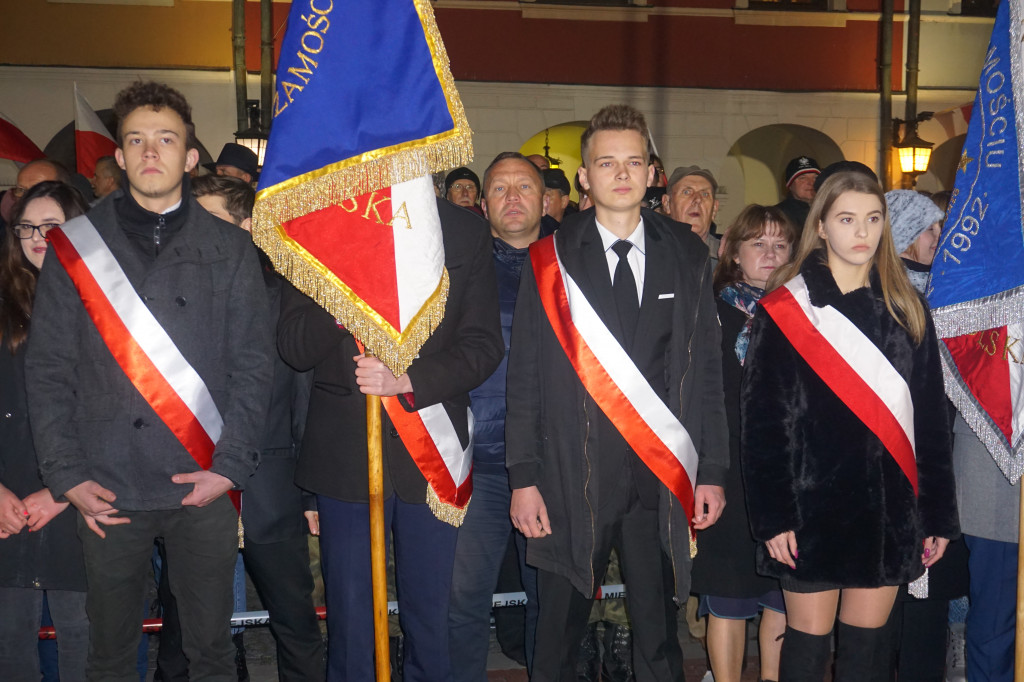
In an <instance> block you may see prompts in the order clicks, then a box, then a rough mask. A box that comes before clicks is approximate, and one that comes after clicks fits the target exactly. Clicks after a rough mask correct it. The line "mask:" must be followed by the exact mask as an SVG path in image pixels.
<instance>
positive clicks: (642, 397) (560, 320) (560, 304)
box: [530, 239, 697, 525]
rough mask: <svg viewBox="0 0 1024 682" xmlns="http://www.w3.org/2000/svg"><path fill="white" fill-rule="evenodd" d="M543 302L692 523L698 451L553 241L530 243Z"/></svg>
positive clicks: (632, 442) (607, 406) (613, 415)
mask: <svg viewBox="0 0 1024 682" xmlns="http://www.w3.org/2000/svg"><path fill="white" fill-rule="evenodd" d="M530 261H531V263H532V264H533V272H534V276H535V278H536V280H537V289H538V291H539V293H540V301H541V304H542V305H543V306H544V312H545V313H546V314H547V318H548V322H549V323H550V324H551V328H552V329H553V330H554V332H555V336H556V337H557V338H558V342H559V344H561V346H562V350H564V351H565V354H566V356H567V357H568V358H569V362H570V363H571V364H572V366H573V368H574V369H575V370H576V374H577V376H579V378H580V381H581V382H582V383H583V388H584V389H586V391H587V393H589V394H590V396H591V397H592V398H593V399H594V401H595V402H596V403H597V405H598V407H600V408H601V411H602V412H604V414H605V416H607V417H608V419H609V420H610V421H611V422H612V424H613V425H614V426H615V428H616V429H618V431H619V433H620V434H622V437H623V438H624V439H625V440H626V442H627V443H628V444H629V446H630V447H631V448H633V451H634V452H636V454H637V455H639V456H640V459H641V460H643V462H644V464H646V465H647V466H648V467H649V468H650V470H651V471H652V472H654V475H655V476H657V477H658V479H659V480H660V481H661V482H662V483H664V484H665V485H666V486H667V487H668V489H669V490H671V491H672V494H673V495H675V496H676V498H677V499H678V500H679V502H680V503H681V504H682V505H683V509H684V510H685V512H686V516H687V518H688V519H690V523H691V525H692V519H693V494H694V486H695V484H696V481H697V449H696V448H695V447H694V445H693V440H692V439H691V438H690V434H689V433H687V432H686V429H685V428H683V425H682V424H681V423H680V422H679V419H678V418H677V417H676V416H675V415H674V414H672V411H671V410H670V409H669V408H668V406H667V405H665V403H664V402H663V401H662V400H661V398H659V397H658V395H657V393H655V392H654V389H652V388H651V385H650V384H649V383H647V379H645V378H644V375H643V374H642V373H641V372H640V370H639V369H637V366H636V364H635V363H634V362H633V360H632V359H631V358H630V357H629V355H628V354H627V353H626V351H625V350H623V348H622V346H621V345H620V344H619V342H618V341H617V340H616V339H615V337H614V336H613V335H612V333H611V331H609V330H608V327H607V326H605V324H604V322H603V321H602V320H601V318H600V317H599V316H598V314H597V311H595V310H594V308H593V306H591V305H590V301H588V300H587V299H586V297H585V296H584V295H583V292H582V291H581V290H580V288H579V286H577V284H576V282H574V281H573V279H572V277H570V276H569V273H567V272H566V271H565V268H564V267H563V266H562V261H561V259H560V258H559V257H558V250H557V248H556V246H555V240H554V239H542V240H540V241H538V242H534V244H533V245H532V246H531V247H530Z"/></svg>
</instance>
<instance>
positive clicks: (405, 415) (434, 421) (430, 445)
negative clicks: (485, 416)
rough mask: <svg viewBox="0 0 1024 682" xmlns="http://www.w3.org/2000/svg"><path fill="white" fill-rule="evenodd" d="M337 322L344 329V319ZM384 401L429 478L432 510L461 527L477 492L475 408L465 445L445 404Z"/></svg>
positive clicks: (469, 418) (470, 414)
mask: <svg viewBox="0 0 1024 682" xmlns="http://www.w3.org/2000/svg"><path fill="white" fill-rule="evenodd" d="M337 324H338V327H339V328H344V325H342V324H341V322H337ZM356 345H357V346H358V347H359V351H360V352H362V351H363V344H362V342H361V341H359V340H358V339H356ZM380 402H381V405H383V406H384V411H385V412H387V413H388V418H389V419H390V420H391V423H392V424H394V425H395V431H398V437H399V438H401V439H402V445H404V446H405V449H406V450H408V451H409V455H410V456H411V457H412V461H413V462H414V463H415V464H416V468H417V469H419V470H420V473H421V474H423V478H425V479H427V504H428V505H429V506H430V511H432V512H433V513H434V516H436V517H437V518H438V519H440V520H441V521H444V522H445V523H449V524H451V525H453V526H455V527H456V528H457V527H459V526H461V525H462V521H463V520H464V519H465V518H466V505H468V504H469V498H470V497H471V496H472V495H473V479H472V478H471V477H470V475H469V473H470V471H471V470H472V468H473V411H472V410H470V409H467V410H466V422H467V424H468V431H469V443H468V444H467V445H466V447H465V448H463V447H462V444H461V443H459V434H458V432H457V431H456V430H455V425H454V424H452V420H451V418H450V417H449V416H448V413H447V412H446V411H445V409H444V406H443V405H441V404H437V405H430V406H429V407H424V408H421V409H419V410H416V411H414V412H408V411H406V409H405V408H404V407H402V403H401V401H400V400H399V399H398V396H383V397H381V399H380Z"/></svg>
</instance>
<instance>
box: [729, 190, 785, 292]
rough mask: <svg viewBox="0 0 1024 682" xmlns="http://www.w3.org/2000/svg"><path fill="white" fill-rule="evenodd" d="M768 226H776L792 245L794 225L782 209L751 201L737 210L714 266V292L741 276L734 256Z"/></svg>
mask: <svg viewBox="0 0 1024 682" xmlns="http://www.w3.org/2000/svg"><path fill="white" fill-rule="evenodd" d="M771 225H778V226H779V232H780V233H782V236H783V238H785V240H786V241H787V242H789V245H790V247H792V246H793V244H794V242H796V237H797V234H796V226H795V225H793V221H792V220H790V219H789V216H787V215H786V214H785V213H783V212H782V209H779V208H776V207H774V206H762V205H760V204H750V205H749V206H747V207H746V208H745V209H743V210H742V211H740V214H739V215H738V216H736V220H734V221H733V222H732V225H730V226H729V228H728V229H727V230H726V231H725V237H724V240H725V248H724V249H722V255H721V257H720V258H719V260H718V267H717V268H715V280H714V289H715V292H716V293H717V292H719V291H721V290H722V289H724V288H725V287H727V286H729V285H730V284H735V283H736V282H739V281H740V280H742V279H743V272H742V271H741V270H740V265H739V263H737V262H736V258H737V257H738V256H739V255H740V244H742V243H743V242H745V241H747V240H750V239H757V238H758V237H761V236H763V235H764V234H765V233H766V232H768V228H769V227H770V226H771ZM792 254H793V252H792V251H790V258H792Z"/></svg>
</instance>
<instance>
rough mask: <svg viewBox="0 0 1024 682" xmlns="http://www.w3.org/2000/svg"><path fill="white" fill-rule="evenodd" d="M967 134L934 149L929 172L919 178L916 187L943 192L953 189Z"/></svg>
mask: <svg viewBox="0 0 1024 682" xmlns="http://www.w3.org/2000/svg"><path fill="white" fill-rule="evenodd" d="M966 139H967V134H966V133H965V134H963V135H957V136H955V137H951V138H949V139H948V140H946V141H945V142H943V143H942V144H940V145H939V146H938V147H936V148H935V149H933V150H932V158H931V160H930V161H929V162H928V172H926V173H924V174H923V175H921V176H920V177H918V178H917V185H916V188H917V189H919V190H922V191H924V192H941V191H942V190H946V189H953V185H954V184H956V171H957V168H958V167H959V166H960V154H961V153H962V152H963V148H964V140H966Z"/></svg>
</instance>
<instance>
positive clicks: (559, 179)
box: [540, 168, 569, 237]
mask: <svg viewBox="0 0 1024 682" xmlns="http://www.w3.org/2000/svg"><path fill="white" fill-rule="evenodd" d="M541 173H542V174H543V175H544V196H546V197H547V198H548V208H547V211H545V213H544V218H543V219H542V221H541V228H540V229H541V236H542V237H546V236H547V235H549V234H551V233H552V232H554V231H555V229H556V228H557V227H558V226H559V225H561V224H562V219H563V218H564V217H565V209H566V208H568V206H569V178H567V177H565V171H563V170H562V169H561V168H545V169H544V170H542V171H541Z"/></svg>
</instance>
